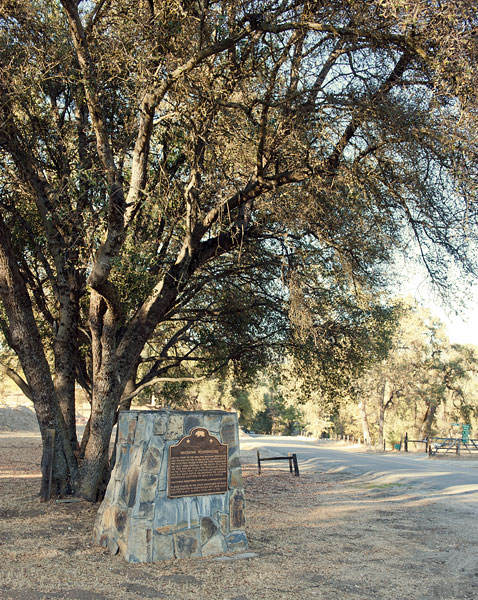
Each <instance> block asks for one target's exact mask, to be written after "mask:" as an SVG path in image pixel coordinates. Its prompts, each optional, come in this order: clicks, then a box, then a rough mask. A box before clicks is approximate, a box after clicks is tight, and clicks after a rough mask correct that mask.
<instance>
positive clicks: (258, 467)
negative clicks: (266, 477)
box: [257, 450, 261, 475]
mask: <svg viewBox="0 0 478 600" xmlns="http://www.w3.org/2000/svg"><path fill="white" fill-rule="evenodd" d="M257 471H258V473H259V475H260V474H261V457H260V456H259V450H257Z"/></svg>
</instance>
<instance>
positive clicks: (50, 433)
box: [40, 429, 56, 502]
mask: <svg viewBox="0 0 478 600" xmlns="http://www.w3.org/2000/svg"><path fill="white" fill-rule="evenodd" d="M55 434H56V431H55V430H54V429H47V430H46V437H45V453H44V455H43V461H42V480H41V491H40V496H41V501H42V502H48V500H50V497H51V482H52V477H53V457H54V455H55V453H54V449H55Z"/></svg>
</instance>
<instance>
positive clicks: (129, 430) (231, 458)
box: [94, 410, 247, 562]
mask: <svg viewBox="0 0 478 600" xmlns="http://www.w3.org/2000/svg"><path fill="white" fill-rule="evenodd" d="M196 427H204V428H205V429H207V430H208V431H209V433H210V434H211V435H213V436H215V437H217V439H218V440H219V441H220V442H221V443H223V444H227V445H228V465H229V490H228V491H227V492H226V493H224V494H213V495H204V496H187V497H182V498H168V495H167V494H168V481H167V477H168V458H169V447H170V446H172V445H175V444H177V443H178V442H179V441H180V440H181V439H182V438H183V437H185V436H186V435H189V433H190V431H191V430H192V429H194V428H196ZM244 530H245V506H244V490H243V483H242V473H241V463H240V454H239V435H238V424H237V416H236V414H233V413H227V412H224V411H194V412H186V411H173V410H155V411H125V412H122V413H121V414H120V419H119V423H118V442H117V447H116V463H115V466H114V469H113V472H112V474H111V479H110V482H109V484H108V488H107V490H106V495H105V498H104V500H103V503H102V504H101V507H100V509H99V512H98V516H97V518H96V523H95V528H94V539H95V542H96V543H97V544H99V545H102V546H105V547H107V548H109V550H110V551H111V552H112V553H113V554H116V553H117V552H118V551H119V552H120V553H121V555H122V556H123V557H124V558H125V559H126V560H127V561H128V562H153V561H158V560H164V559H171V558H185V557H191V556H210V555H214V554H220V553H223V552H235V551H242V550H245V549H246V548H247V538H246V534H245V531H244Z"/></svg>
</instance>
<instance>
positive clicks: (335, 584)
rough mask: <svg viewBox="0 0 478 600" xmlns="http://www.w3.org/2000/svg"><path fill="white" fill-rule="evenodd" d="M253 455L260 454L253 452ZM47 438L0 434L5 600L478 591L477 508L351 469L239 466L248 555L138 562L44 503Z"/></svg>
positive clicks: (81, 509)
mask: <svg viewBox="0 0 478 600" xmlns="http://www.w3.org/2000/svg"><path fill="white" fill-rule="evenodd" d="M249 458H250V459H251V460H253V455H252V454H251V455H249ZM39 463H40V440H39V437H38V436H37V435H35V434H31V433H30V434H24V435H22V434H13V433H5V434H0V519H1V520H0V556H1V561H2V562H1V565H0V598H5V599H15V600H40V599H47V598H69V599H72V600H106V599H108V600H109V599H111V600H113V599H115V600H123V599H130V600H139V599H142V598H175V599H185V600H189V599H191V600H192V599H197V598H198V597H199V598H207V599H211V600H259V599H260V600H276V599H290V600H296V599H297V600H298V599H299V598H300V599H301V600H303V599H304V598H314V599H315V598H324V599H328V600H329V599H331V598H340V599H343V600H370V599H371V598H378V599H380V600H389V599H390V600H391V599H392V598H393V599H394V600H397V599H398V600H402V599H405V598H407V599H408V598H411V599H416V600H426V599H430V600H431V599H432V598H433V600H438V599H442V600H455V599H458V598H467V599H472V598H477V597H478V564H477V559H476V556H477V552H476V551H477V534H478V526H477V523H476V510H475V507H473V506H471V505H468V504H463V505H455V506H453V507H450V506H449V505H448V504H445V503H443V501H441V500H440V501H439V500H438V499H437V498H434V497H432V496H423V495H417V494H416V493H415V491H414V490H413V489H408V488H403V487H400V486H386V487H384V486H382V487H379V486H377V487H375V486H371V485H370V484H369V483H367V482H366V481H364V480H362V479H357V478H352V477H351V476H348V475H346V474H338V473H333V474H332V473H313V474H306V475H303V476H301V477H300V478H296V477H293V476H291V475H290V474H289V473H288V470H287V469H285V468H284V467H283V465H282V466H279V467H273V466H267V467H266V468H265V469H264V470H263V474H262V475H261V476H258V475H257V472H256V468H255V466H254V465H253V464H251V463H250V464H245V465H244V475H245V486H246V495H247V516H248V537H249V542H250V549H249V551H250V552H252V553H254V554H255V555H256V556H255V557H253V558H245V559H241V560H228V561H216V560H213V559H187V560H182V561H165V562H161V563H156V564H141V565H132V564H127V563H126V562H124V561H123V560H122V559H121V558H120V557H119V556H111V555H109V554H108V553H107V552H106V551H105V550H103V549H101V548H97V547H94V546H93V545H92V544H91V531H92V526H93V521H94V518H95V512H96V509H97V506H93V505H90V504H88V503H86V502H83V501H81V502H72V503H55V502H51V503H46V504H43V503H40V502H39V499H38V495H37V494H38V490H39V483H40V478H39Z"/></svg>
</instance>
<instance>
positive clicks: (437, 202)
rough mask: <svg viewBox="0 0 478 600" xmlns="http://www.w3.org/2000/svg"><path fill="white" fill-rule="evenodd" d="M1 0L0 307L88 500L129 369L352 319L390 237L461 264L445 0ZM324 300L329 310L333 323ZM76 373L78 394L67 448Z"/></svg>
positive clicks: (466, 209)
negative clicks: (84, 413) (85, 427)
mask: <svg viewBox="0 0 478 600" xmlns="http://www.w3.org/2000/svg"><path fill="white" fill-rule="evenodd" d="M0 14H1V15H2V16H1V17H0V65H1V66H0V69H1V72H0V91H1V100H0V114H1V126H0V151H1V153H0V164H1V169H2V170H1V175H0V186H1V192H2V193H1V199H0V208H1V218H0V296H1V300H2V304H3V310H4V312H3V313H2V318H1V325H2V330H3V332H4V335H5V338H6V340H7V343H8V344H9V346H10V347H11V348H12V349H13V350H14V351H15V352H16V353H17V355H18V357H19V360H20V363H21V366H22V369H23V374H24V380H25V381H24V383H25V385H26V386H28V389H29V391H30V394H31V397H32V400H33V402H34V405H35V409H36V411H37V415H38V418H39V422H40V427H41V430H42V433H43V434H44V433H45V430H46V429H47V428H48V427H53V428H55V429H56V430H57V436H56V440H57V447H56V460H55V485H56V489H57V491H63V492H64V491H67V490H68V489H71V488H73V489H74V491H75V493H77V494H80V495H82V496H84V497H86V498H89V499H95V498H96V496H97V491H98V487H99V485H100V481H101V477H102V473H103V471H104V469H105V468H106V467H107V450H108V445H109V437H110V433H111V428H112V426H113V423H114V419H115V415H116V412H117V409H118V407H119V406H120V404H121V403H122V402H125V401H127V399H128V398H131V397H132V394H134V393H135V392H137V391H138V386H141V385H143V384H148V383H151V382H152V381H153V380H155V379H156V380H157V378H159V377H165V376H167V375H168V373H170V372H171V371H173V372H174V370H176V369H181V368H184V364H187V362H188V360H192V359H193V358H194V359H195V360H196V361H200V360H201V359H202V358H207V359H208V360H209V361H212V362H211V365H212V367H211V368H212V369H214V368H216V367H218V366H219V365H220V364H221V363H224V362H225V359H226V358H227V355H228V354H232V357H233V358H234V357H237V358H239V357H241V356H242V357H244V356H245V355H246V354H245V350H247V352H257V360H263V358H264V352H265V348H266V346H268V345H269V346H271V347H274V346H275V345H276V344H279V343H284V340H292V343H293V344H294V343H295V341H296V340H297V332H299V334H298V335H299V338H301V341H303V342H304V341H306V342H307V343H308V344H311V345H310V348H311V349H312V350H310V351H312V352H314V351H316V352H319V351H320V352H322V350H323V349H324V348H323V344H324V340H327V339H328V340H332V338H333V339H335V337H334V336H335V334H333V335H329V332H330V331H335V330H336V329H339V330H340V331H342V330H343V329H344V328H347V327H348V326H349V325H350V324H352V325H353V324H354V323H357V322H359V329H360V326H361V325H360V320H361V319H362V318H363V317H361V316H360V315H361V311H363V310H364V311H365V312H366V311H367V310H368V308H367V307H366V304H365V299H366V297H367V290H368V288H370V287H376V286H378V285H379V284H380V283H381V282H383V281H385V280H386V277H387V270H386V268H385V267H386V265H387V263H388V262H389V261H390V259H391V258H392V256H393V251H394V249H395V248H402V249H403V248H406V246H407V244H409V243H410V239H411V238H413V239H414V240H415V242H416V243H418V245H419V248H420V253H421V255H422V258H423V260H424V261H425V264H426V266H427V268H428V269H429V272H430V274H431V275H432V276H433V277H434V279H435V281H436V282H437V283H438V284H441V285H442V286H444V285H445V284H446V267H447V264H448V262H449V261H450V260H452V259H456V260H457V261H458V262H459V263H460V264H461V266H462V267H463V268H464V270H465V272H467V273H471V274H473V273H474V272H475V268H476V263H475V261H474V259H475V258H476V257H475V256H474V255H473V248H474V246H473V244H474V242H475V241H476V233H477V230H476V224H477V223H476V220H477V211H476V203H475V200H476V141H475V140H476V137H475V136H474V131H475V130H476V90H477V89H478V85H477V83H478V80H477V72H476V68H475V65H476V64H477V60H476V59H477V36H476V26H477V22H476V14H475V11H474V9H473V7H472V5H471V3H470V2H468V1H467V0H456V1H454V2H447V3H438V2H427V3H424V2H419V1H418V0H416V1H415V0H412V1H407V2H404V1H403V2H402V1H401V0H376V1H374V2H367V3H364V2H362V1H358V0H333V1H332V0H331V1H325V2H316V1H313V2H312V1H310V2H309V1H307V0H306V1H301V2H297V1H296V0H283V1H280V2H279V1H277V0H265V1H263V2H257V1H256V0H173V1H170V0H149V1H148V2H146V1H143V2H139V3H138V2H131V1H130V0H106V1H104V0H97V1H91V2H76V1H74V0H58V1H46V0H34V1H26V0H25V1H23V0H20V1H14V2H12V1H11V0H2V2H1V11H0ZM301 304H302V305H303V306H304V307H305V309H306V310H304V311H302V308H301V309H300V311H301V312H303V314H302V317H303V319H302V322H301V323H300V320H297V319H296V325H294V318H295V317H297V307H298V306H301ZM334 304H335V305H339V306H345V307H346V309H347V314H348V315H349V317H348V318H344V317H343V315H342V313H340V310H338V311H336V316H334V319H333V321H334V322H332V323H331V319H330V314H329V313H330V307H331V306H333V305H334ZM229 307H230V308H229ZM337 313H340V314H337ZM290 317H293V318H292V320H291V319H290ZM336 321H337V322H336ZM297 323H299V326H297ZM291 324H292V325H291ZM294 327H295V329H296V332H295V333H294V332H293V328H294ZM279 332H280V334H279ZM239 334H240V335H239ZM294 336H295V337H294ZM352 337H353V336H352ZM294 340H295V341H294ZM150 342H151V346H148V344H149V343H150ZM314 344H316V346H314ZM148 348H149V349H148ZM314 348H315V350H314ZM197 349H201V350H202V351H203V352H204V354H202V355H200V353H199V352H197V351H196V350H197ZM216 351H217V352H216ZM344 352H345V353H346V352H348V350H346V349H345V350H344ZM214 364H215V366H214ZM206 372H207V370H206V371H205V373H206ZM138 378H139V379H138ZM75 382H79V383H80V384H81V385H82V386H83V387H84V388H85V389H86V390H87V392H88V394H89V395H90V397H91V402H92V413H91V422H90V427H89V432H90V435H89V438H88V439H87V441H86V442H85V444H84V446H83V448H82V454H81V457H80V460H78V456H77V442H76V433H75V429H74V415H75V410H74V409H75Z"/></svg>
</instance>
